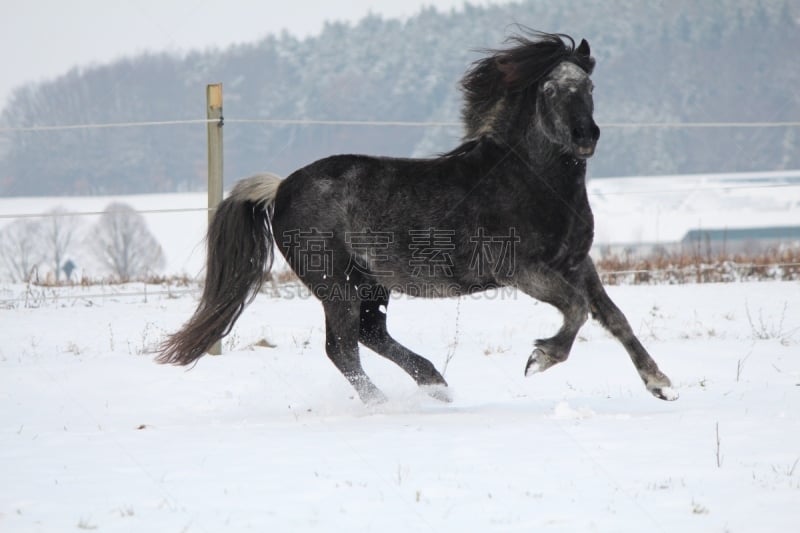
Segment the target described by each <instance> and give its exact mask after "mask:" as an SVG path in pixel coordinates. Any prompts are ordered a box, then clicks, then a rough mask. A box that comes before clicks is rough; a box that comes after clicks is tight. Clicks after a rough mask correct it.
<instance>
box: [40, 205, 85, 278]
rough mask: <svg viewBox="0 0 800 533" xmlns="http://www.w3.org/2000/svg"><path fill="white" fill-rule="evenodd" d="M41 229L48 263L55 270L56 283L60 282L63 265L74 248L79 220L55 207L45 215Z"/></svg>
mask: <svg viewBox="0 0 800 533" xmlns="http://www.w3.org/2000/svg"><path fill="white" fill-rule="evenodd" d="M41 227H42V239H43V245H44V247H45V255H46V257H47V261H49V262H50V266H51V267H52V268H53V272H54V273H55V277H56V281H60V280H61V265H62V262H63V260H64V258H65V257H66V255H67V252H68V251H69V250H70V247H71V246H72V241H73V238H74V237H75V234H76V232H77V229H78V218H77V217H76V216H75V215H74V214H72V213H70V212H69V211H67V210H66V209H65V208H63V207H61V206H59V207H54V208H53V209H51V210H50V211H48V212H47V213H45V216H44V218H43V219H42V224H41Z"/></svg>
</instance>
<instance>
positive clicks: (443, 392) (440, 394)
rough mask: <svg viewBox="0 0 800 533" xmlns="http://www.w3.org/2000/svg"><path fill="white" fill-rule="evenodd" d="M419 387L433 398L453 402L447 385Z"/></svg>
mask: <svg viewBox="0 0 800 533" xmlns="http://www.w3.org/2000/svg"><path fill="white" fill-rule="evenodd" d="M420 389H422V390H423V391H425V394H427V395H428V396H430V397H431V398H433V399H434V400H439V401H440V402H443V403H452V402H453V395H452V394H451V393H450V389H448V388H447V385H422V386H421V387H420Z"/></svg>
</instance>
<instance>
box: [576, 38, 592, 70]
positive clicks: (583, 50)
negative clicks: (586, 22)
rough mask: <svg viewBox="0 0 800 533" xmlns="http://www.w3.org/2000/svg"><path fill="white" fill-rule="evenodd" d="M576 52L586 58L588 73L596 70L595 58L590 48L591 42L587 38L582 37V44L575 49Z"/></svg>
mask: <svg viewBox="0 0 800 533" xmlns="http://www.w3.org/2000/svg"><path fill="white" fill-rule="evenodd" d="M575 53H576V54H578V55H579V56H583V57H585V58H586V65H587V67H588V69H587V70H586V73H587V74H591V73H592V71H593V70H594V58H593V57H592V51H591V49H589V43H588V41H587V40H586V39H581V44H579V45H578V48H576V49H575Z"/></svg>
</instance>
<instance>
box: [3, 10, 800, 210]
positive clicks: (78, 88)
mask: <svg viewBox="0 0 800 533" xmlns="http://www.w3.org/2000/svg"><path fill="white" fill-rule="evenodd" d="M798 18H800V0H752V1H747V2H743V1H741V0H708V1H703V2H696V1H694V0H674V1H670V2H639V1H634V0H564V1H560V2H551V1H549V0H524V1H520V2H516V3H510V4H504V5H499V6H472V5H467V6H466V7H465V8H463V9H461V10H456V11H450V12H439V11H437V10H435V9H432V8H428V9H425V10H423V11H421V12H420V13H418V14H417V15H415V16H413V17H411V18H409V19H407V20H396V19H384V18H381V17H378V16H374V15H371V16H367V17H365V18H364V19H363V20H361V21H360V22H358V23H354V24H346V23H330V24H327V25H326V26H325V27H324V29H323V30H322V31H321V33H320V34H319V35H315V36H313V37H309V38H306V39H297V38H295V37H294V36H292V35H290V34H287V33H283V34H281V35H268V36H266V37H265V38H263V39H262V40H260V41H258V42H253V43H248V44H242V45H237V46H232V47H229V48H226V49H223V50H206V51H197V52H192V53H188V54H185V55H173V54H159V53H149V54H143V55H139V56H135V57H131V58H126V59H122V60H119V61H116V62H114V63H111V64H108V65H103V66H97V67H89V68H75V69H73V70H72V71H70V72H68V73H66V74H64V75H63V76H61V77H59V78H57V79H55V80H51V81H48V82H44V83H36V84H31V85H27V86H24V87H21V88H19V89H18V90H17V91H16V92H15V93H14V94H13V97H12V98H11V100H10V102H9V104H8V105H7V106H6V107H5V109H4V110H3V111H2V113H0V124H2V125H6V126H19V127H28V126H35V125H40V124H76V123H107V122H139V121H157V120H171V119H195V118H202V117H204V116H205V102H204V89H205V85H206V84H207V83H214V82H222V83H223V84H224V91H225V109H224V111H225V116H226V118H230V119H233V118H248V119H259V118H264V119H266V118H279V119H301V120H302V119H321V120H332V121H337V120H349V121H352V120H359V121H370V120H382V121H428V122H430V121H433V122H453V121H458V120H459V110H460V93H459V90H458V81H459V79H460V77H461V76H462V75H463V73H464V72H465V70H466V69H467V68H468V67H469V65H470V63H471V62H472V61H474V60H475V59H477V58H478V57H480V56H481V51H480V50H481V49H482V48H486V47H498V46H501V43H502V41H503V40H504V38H505V37H507V36H508V35H510V34H512V33H514V32H515V31H517V27H516V26H514V23H520V24H524V25H526V26H529V27H533V28H537V29H541V30H544V31H550V32H564V33H568V34H570V35H573V36H575V37H576V38H583V37H585V38H586V39H588V40H589V42H590V43H591V45H592V50H593V52H594V54H595V57H596V59H597V68H596V70H595V74H594V76H593V78H594V81H595V86H596V91H595V101H596V107H597V119H598V122H600V123H601V124H602V123H619V122H621V123H640V122H686V121H689V122H725V121H736V122H748V121H756V122H764V121H767V122H769V121H785V120H797V119H798V117H800V96H798V92H797V90H796V87H798V86H800V56H798V54H797V53H796V52H795V51H796V50H798V49H800V31H798V30H800V28H798ZM461 133H462V132H461V130H460V128H458V127H456V128H452V127H429V128H398V127H383V128H378V127H353V126H306V125H270V124H253V123H251V124H242V123H233V122H231V123H229V124H228V125H226V126H225V164H226V175H227V176H228V179H229V180H232V179H234V178H237V177H241V176H245V175H249V174H252V173H254V172H257V171H262V170H271V171H274V172H278V173H280V174H283V175H286V174H288V173H289V172H291V171H293V170H295V169H297V168H299V167H301V166H303V165H305V164H307V163H309V162H311V161H313V160H314V159H317V158H319V157H323V156H326V155H330V154H333V153H368V154H382V155H390V156H414V157H426V156H431V155H434V154H436V153H440V152H444V151H447V150H449V149H451V148H452V147H454V146H455V145H456V144H457V143H458V142H459V139H460V135H461ZM787 168H800V138H798V130H797V128H790V127H786V128H755V129H743V128H731V129H724V128H723V129H680V128H676V129H663V128H662V129H654V128H619V129H614V128H605V129H604V131H603V133H602V136H601V139H600V144H599V146H598V153H597V155H596V156H595V158H594V159H593V161H592V164H591V165H590V169H589V171H590V173H591V175H592V176H593V177H603V176H626V175H652V174H673V173H697V172H735V171H751V170H778V169H787ZM205 169H206V155H205V127H204V125H189V126H178V125H175V126H163V127H157V128H156V127H150V128H122V129H113V130H108V129H103V130H75V131H69V132H48V131H39V132H14V133H9V134H6V135H0V194H2V195H6V196H11V195H44V194H47V195H85V194H129V193H155V192H178V191H188V190H200V189H202V188H204V187H205Z"/></svg>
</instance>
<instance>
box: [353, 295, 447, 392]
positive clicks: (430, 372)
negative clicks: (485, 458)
mask: <svg viewBox="0 0 800 533" xmlns="http://www.w3.org/2000/svg"><path fill="white" fill-rule="evenodd" d="M388 306H389V297H388V293H387V294H385V295H384V294H381V295H377V296H375V297H374V298H373V299H369V300H364V301H362V302H361V318H360V331H359V340H360V341H361V343H362V344H363V345H364V346H366V347H367V348H369V349H370V350H372V351H374V352H376V353H377V354H379V355H382V356H383V357H385V358H387V359H389V360H390V361H392V362H394V363H395V364H397V365H398V366H399V367H400V368H402V369H403V370H405V371H406V372H407V373H408V374H409V375H410V376H411V377H412V378H414V381H416V382H417V385H419V386H420V387H423V388H425V389H426V391H427V392H428V394H430V395H431V396H432V397H434V398H436V399H437V400H441V401H443V402H450V401H452V398H451V396H450V393H449V392H448V391H447V389H446V387H447V382H446V381H445V380H444V378H443V377H442V375H441V374H440V373H439V372H438V371H437V370H436V368H435V367H434V366H433V363H431V362H430V361H428V360H427V359H425V358H424V357H422V356H421V355H418V354H416V353H414V352H412V351H411V350H409V349H408V348H406V347H405V346H403V345H402V344H400V343H399V342H397V341H396V340H395V339H394V338H392V336H391V335H390V334H389V332H388V330H387V329H386V311H387V310H388Z"/></svg>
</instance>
